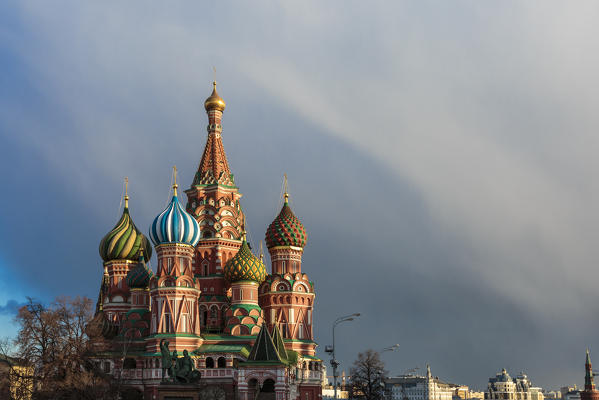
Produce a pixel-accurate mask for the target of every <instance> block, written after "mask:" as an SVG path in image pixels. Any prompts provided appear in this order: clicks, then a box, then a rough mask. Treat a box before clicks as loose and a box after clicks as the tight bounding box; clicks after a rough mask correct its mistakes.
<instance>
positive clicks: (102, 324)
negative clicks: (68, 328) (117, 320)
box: [85, 310, 118, 339]
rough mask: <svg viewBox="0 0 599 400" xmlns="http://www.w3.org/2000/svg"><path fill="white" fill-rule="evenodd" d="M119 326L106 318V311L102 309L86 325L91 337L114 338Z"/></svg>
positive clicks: (87, 333) (86, 332)
mask: <svg viewBox="0 0 599 400" xmlns="http://www.w3.org/2000/svg"><path fill="white" fill-rule="evenodd" d="M117 331H118V327H117V326H116V325H115V324H113V323H112V322H110V321H108V319H106V316H105V315H104V311H102V310H100V311H99V312H97V313H96V315H94V317H93V318H92V320H91V321H89V323H88V324H87V325H86V326H85V334H86V335H87V337H89V338H90V339H96V338H100V337H103V338H104V339H112V338H113V337H115V336H116V334H117Z"/></svg>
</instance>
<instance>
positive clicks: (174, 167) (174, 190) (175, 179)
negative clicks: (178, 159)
mask: <svg viewBox="0 0 599 400" xmlns="http://www.w3.org/2000/svg"><path fill="white" fill-rule="evenodd" d="M173 182H175V183H173V196H176V195H177V188H178V187H179V185H177V166H176V165H173Z"/></svg>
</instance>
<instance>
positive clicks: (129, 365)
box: [123, 357, 137, 369]
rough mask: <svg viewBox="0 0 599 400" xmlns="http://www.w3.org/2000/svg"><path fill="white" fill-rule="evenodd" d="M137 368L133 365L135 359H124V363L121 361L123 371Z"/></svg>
mask: <svg viewBox="0 0 599 400" xmlns="http://www.w3.org/2000/svg"><path fill="white" fill-rule="evenodd" d="M135 368H137V365H136V363H135V359H134V358H130V357H128V358H125V361H123V369H135Z"/></svg>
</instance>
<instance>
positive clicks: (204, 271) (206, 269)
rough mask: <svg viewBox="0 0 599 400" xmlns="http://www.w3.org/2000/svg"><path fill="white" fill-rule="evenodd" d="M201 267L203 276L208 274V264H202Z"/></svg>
mask: <svg viewBox="0 0 599 400" xmlns="http://www.w3.org/2000/svg"><path fill="white" fill-rule="evenodd" d="M202 269H203V271H202V274H203V275H204V276H208V264H204V265H202Z"/></svg>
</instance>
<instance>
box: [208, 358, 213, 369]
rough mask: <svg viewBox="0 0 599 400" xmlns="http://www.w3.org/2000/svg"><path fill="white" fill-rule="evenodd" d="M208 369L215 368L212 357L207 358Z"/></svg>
mask: <svg viewBox="0 0 599 400" xmlns="http://www.w3.org/2000/svg"><path fill="white" fill-rule="evenodd" d="M206 368H214V359H213V358H212V357H208V358H206Z"/></svg>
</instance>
